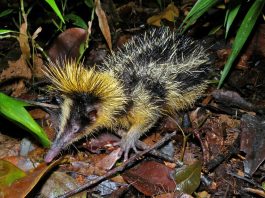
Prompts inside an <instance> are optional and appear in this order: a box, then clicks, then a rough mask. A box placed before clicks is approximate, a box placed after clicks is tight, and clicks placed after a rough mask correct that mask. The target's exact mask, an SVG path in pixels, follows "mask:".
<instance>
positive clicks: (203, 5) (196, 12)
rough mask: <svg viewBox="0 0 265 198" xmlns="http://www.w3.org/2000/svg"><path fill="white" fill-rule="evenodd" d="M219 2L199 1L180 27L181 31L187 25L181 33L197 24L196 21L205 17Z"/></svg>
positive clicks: (215, 0) (210, 0) (212, 0)
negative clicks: (202, 16)
mask: <svg viewBox="0 0 265 198" xmlns="http://www.w3.org/2000/svg"><path fill="white" fill-rule="evenodd" d="M218 2H219V0H198V1H197V2H196V4H195V5H194V6H193V7H192V9H191V11H190V12H189V14H188V15H187V16H186V18H185V19H184V21H183V22H182V24H181V25H180V28H179V29H181V28H182V27H183V26H184V24H185V23H186V25H185V28H184V30H183V31H181V32H182V33H183V32H185V31H186V29H187V28H188V27H189V26H191V25H192V24H193V23H195V21H196V20H197V19H198V18H199V17H200V16H201V15H203V14H204V13H205V12H206V11H207V10H209V9H210V8H211V7H212V6H214V5H215V4H216V3H218Z"/></svg>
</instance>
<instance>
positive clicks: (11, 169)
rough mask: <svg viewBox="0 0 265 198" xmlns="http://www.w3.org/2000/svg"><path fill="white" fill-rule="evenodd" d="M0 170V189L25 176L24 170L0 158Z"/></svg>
mask: <svg viewBox="0 0 265 198" xmlns="http://www.w3.org/2000/svg"><path fill="white" fill-rule="evenodd" d="M0 170H1V171H0V190H3V189H4V188H5V187H8V186H10V185H11V184H12V183H13V182H14V181H16V180H17V179H20V178H22V177H24V176H26V173H25V172H24V171H22V170H20V169H19V168H18V167H16V166H15V165H13V164H12V163H10V162H8V161H5V160H0ZM1 188H3V189H1ZM0 195H1V194H0Z"/></svg>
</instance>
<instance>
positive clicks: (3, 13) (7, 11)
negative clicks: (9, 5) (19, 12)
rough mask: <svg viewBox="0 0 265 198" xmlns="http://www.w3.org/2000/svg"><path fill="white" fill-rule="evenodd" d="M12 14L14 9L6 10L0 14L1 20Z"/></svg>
mask: <svg viewBox="0 0 265 198" xmlns="http://www.w3.org/2000/svg"><path fill="white" fill-rule="evenodd" d="M12 12H13V9H6V10H4V11H3V12H0V18H1V17H4V16H7V15H9V14H11V13H12Z"/></svg>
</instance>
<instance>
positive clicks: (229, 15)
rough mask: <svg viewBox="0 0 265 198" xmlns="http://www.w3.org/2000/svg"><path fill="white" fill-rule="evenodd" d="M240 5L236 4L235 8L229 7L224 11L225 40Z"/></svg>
mask: <svg viewBox="0 0 265 198" xmlns="http://www.w3.org/2000/svg"><path fill="white" fill-rule="evenodd" d="M240 6H241V4H240V3H239V4H237V5H236V6H235V7H231V8H229V9H228V10H227V11H226V17H225V29H226V30H225V38H226V37H227V34H228V32H229V29H230V27H231V25H232V23H233V21H234V19H235V18H236V15H237V13H238V11H239V9H240Z"/></svg>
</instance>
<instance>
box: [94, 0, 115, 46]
mask: <svg viewBox="0 0 265 198" xmlns="http://www.w3.org/2000/svg"><path fill="white" fill-rule="evenodd" d="M95 5H96V6H95V7H96V10H95V11H96V14H97V16H98V23H99V28H100V30H101V32H102V34H103V36H104V38H105V39H106V41H107V44H108V46H109V49H110V50H111V51H112V42H111V35H110V29H109V24H108V20H107V17H106V14H105V12H104V10H103V9H102V7H101V3H100V0H95Z"/></svg>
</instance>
